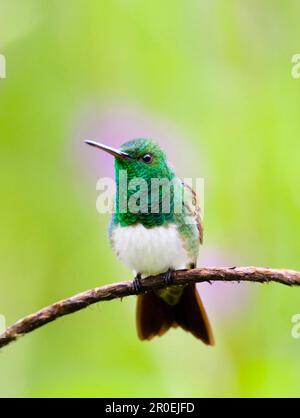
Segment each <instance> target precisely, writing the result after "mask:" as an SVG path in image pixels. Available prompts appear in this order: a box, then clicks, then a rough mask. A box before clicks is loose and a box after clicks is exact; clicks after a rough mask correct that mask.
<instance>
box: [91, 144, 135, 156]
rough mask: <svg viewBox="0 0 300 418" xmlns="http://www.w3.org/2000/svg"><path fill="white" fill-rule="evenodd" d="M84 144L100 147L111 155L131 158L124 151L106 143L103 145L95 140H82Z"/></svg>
mask: <svg viewBox="0 0 300 418" xmlns="http://www.w3.org/2000/svg"><path fill="white" fill-rule="evenodd" d="M84 142H85V143H86V144H88V145H91V146H92V147H95V148H99V149H102V151H106V152H108V153H109V154H111V155H113V156H114V157H119V158H131V157H130V155H129V154H127V153H126V152H123V151H120V150H118V149H115V148H112V147H109V146H108V145H103V144H100V143H98V142H95V141H84Z"/></svg>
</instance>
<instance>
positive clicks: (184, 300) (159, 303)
mask: <svg viewBox="0 0 300 418" xmlns="http://www.w3.org/2000/svg"><path fill="white" fill-rule="evenodd" d="M136 318H137V332H138V336H139V338H140V339H141V340H151V339H152V338H153V337H154V336H156V335H158V336H161V335H163V334H164V333H165V332H166V331H168V329H169V328H170V327H171V326H172V327H176V326H177V325H179V326H181V327H182V328H183V329H184V330H185V331H188V332H191V333H192V334H193V335H194V336H195V337H196V338H199V339H200V340H202V341H203V342H204V343H205V344H207V345H214V337H213V334H212V330H211V326H210V323H209V320H208V317H207V314H206V312H205V309H204V306H203V304H202V301H201V299H200V296H199V294H198V292H197V289H196V286H195V285H194V284H191V285H188V286H186V287H185V288H184V290H183V293H182V296H181V298H180V300H179V302H178V304H177V305H168V304H167V303H166V302H164V300H163V299H161V298H160V297H159V296H157V295H156V294H155V293H153V292H148V293H146V294H144V295H139V296H138V302H137V317H136Z"/></svg>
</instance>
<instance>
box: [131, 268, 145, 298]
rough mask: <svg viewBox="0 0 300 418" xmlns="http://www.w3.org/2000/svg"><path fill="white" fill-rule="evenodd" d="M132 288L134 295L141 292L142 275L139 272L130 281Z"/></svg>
mask: <svg viewBox="0 0 300 418" xmlns="http://www.w3.org/2000/svg"><path fill="white" fill-rule="evenodd" d="M132 286H133V290H134V293H135V294H136V295H139V294H140V293H142V292H143V286H142V276H141V274H140V273H138V274H137V275H136V276H135V278H134V279H133V282H132Z"/></svg>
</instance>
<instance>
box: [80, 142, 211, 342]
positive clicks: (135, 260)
mask: <svg viewBox="0 0 300 418" xmlns="http://www.w3.org/2000/svg"><path fill="white" fill-rule="evenodd" d="M85 143H87V144H88V145H91V146H93V147H95V148H98V149H100V150H102V151H105V152H107V153H109V154H111V155H112V156H113V157H114V165H115V178H116V186H117V187H116V193H115V197H114V211H113V214H112V217H111V220H110V224H109V239H110V243H111V246H112V249H113V250H114V252H115V253H116V255H117V257H118V259H119V260H121V261H122V262H123V263H124V264H125V265H126V266H127V267H128V268H129V269H131V270H132V271H133V272H134V277H135V278H134V281H133V285H134V289H135V292H136V294H137V309H136V325H137V333H138V337H139V338H140V339H141V340H151V339H152V338H153V337H155V336H161V335H163V334H164V333H165V332H166V331H167V330H168V329H169V328H171V327H177V326H180V327H182V328H183V329H184V330H185V331H188V332H190V333H191V334H192V335H194V336H195V337H196V338H198V339H200V340H202V341H203V342H204V343H205V344H207V345H214V337H213V333H212V330H211V326H210V322H209V319H208V316H207V314H206V311H205V308H204V306H203V303H202V301H201V298H200V295H199V293H198V291H197V289H196V285H195V284H185V285H173V286H170V285H171V283H172V278H171V275H172V271H174V270H179V269H190V268H195V267H196V263H197V258H198V255H199V250H200V245H201V244H202V243H203V224H202V219H201V210H200V205H199V204H198V202H197V201H196V194H195V193H194V192H193V190H192V188H191V187H190V186H188V185H187V184H185V183H184V182H183V181H182V180H181V179H180V178H179V177H177V175H176V171H175V168H174V167H173V165H172V164H170V163H169V161H168V159H167V156H166V154H165V152H164V150H163V149H162V148H161V147H160V146H159V145H158V144H157V143H155V142H154V141H153V140H151V139H148V138H138V139H133V140H130V141H128V142H126V143H124V144H123V145H121V147H120V149H115V148H112V147H110V146H107V145H103V144H100V143H98V142H95V141H85ZM121 173H126V182H125V186H124V184H123V185H122V187H119V186H120V174H121ZM134 179H142V180H143V182H144V184H146V186H148V187H147V188H146V189H145V190H146V191H145V190H144V192H143V193H144V194H142V193H141V194H140V200H142V197H143V198H147V200H146V204H145V205H144V207H143V210H134V211H133V210H130V208H129V206H130V205H129V203H130V199H131V198H132V196H133V195H134V193H136V192H137V190H134V188H133V187H130V182H131V181H133V180H134ZM153 179H155V180H157V181H161V180H163V179H167V180H168V181H170V182H171V183H172V184H174V185H176V187H177V189H179V191H180V192H182V193H179V194H178V193H175V192H174V188H171V189H170V190H171V192H170V195H169V200H170V202H169V206H168V205H166V207H163V204H162V203H163V202H162V200H163V197H164V196H163V193H162V190H161V189H159V193H154V191H153V188H152V187H151V184H152V182H153ZM140 191H141V186H140ZM156 192H157V190H156ZM184 192H187V196H188V199H187V202H186V201H185V202H184V203H183V202H182V203H183V204H182V210H181V211H176V210H175V207H176V203H177V201H176V199H177V200H178V199H183V194H184ZM176 196H177V197H176ZM178 196H179V197H178ZM121 199H123V200H124V199H125V203H126V205H125V208H126V210H124V208H121V205H120V200H121ZM153 203H156V204H157V206H156V210H155V211H153V210H151V208H152V205H153ZM192 203H193V204H192ZM140 209H141V208H140ZM178 212H179V213H178ZM188 218H192V220H193V222H188V221H187V220H188ZM157 274H164V282H165V286H164V287H163V288H162V289H158V290H155V291H148V292H143V285H142V282H143V279H144V278H146V277H147V276H152V275H157Z"/></svg>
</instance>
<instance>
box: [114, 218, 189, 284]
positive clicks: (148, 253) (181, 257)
mask: <svg viewBox="0 0 300 418" xmlns="http://www.w3.org/2000/svg"><path fill="white" fill-rule="evenodd" d="M112 243H113V247H114V250H115V252H116V253H117V255H118V258H119V259H120V260H121V261H122V262H123V263H124V264H126V265H127V267H129V268H130V269H131V270H133V271H134V272H135V273H141V274H142V275H143V276H144V277H146V276H147V275H154V274H159V273H164V272H165V271H167V270H168V269H183V268H186V267H188V265H189V264H190V263H193V262H194V261H195V260H192V259H191V257H190V256H189V255H188V253H187V251H186V250H185V248H184V246H183V242H182V239H181V238H180V235H179V233H178V231H177V227H176V225H175V224H170V225H168V226H166V227H165V226H157V227H154V228H145V227H144V226H143V225H134V226H127V227H121V226H118V227H116V228H115V230H114V231H113V233H112Z"/></svg>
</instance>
